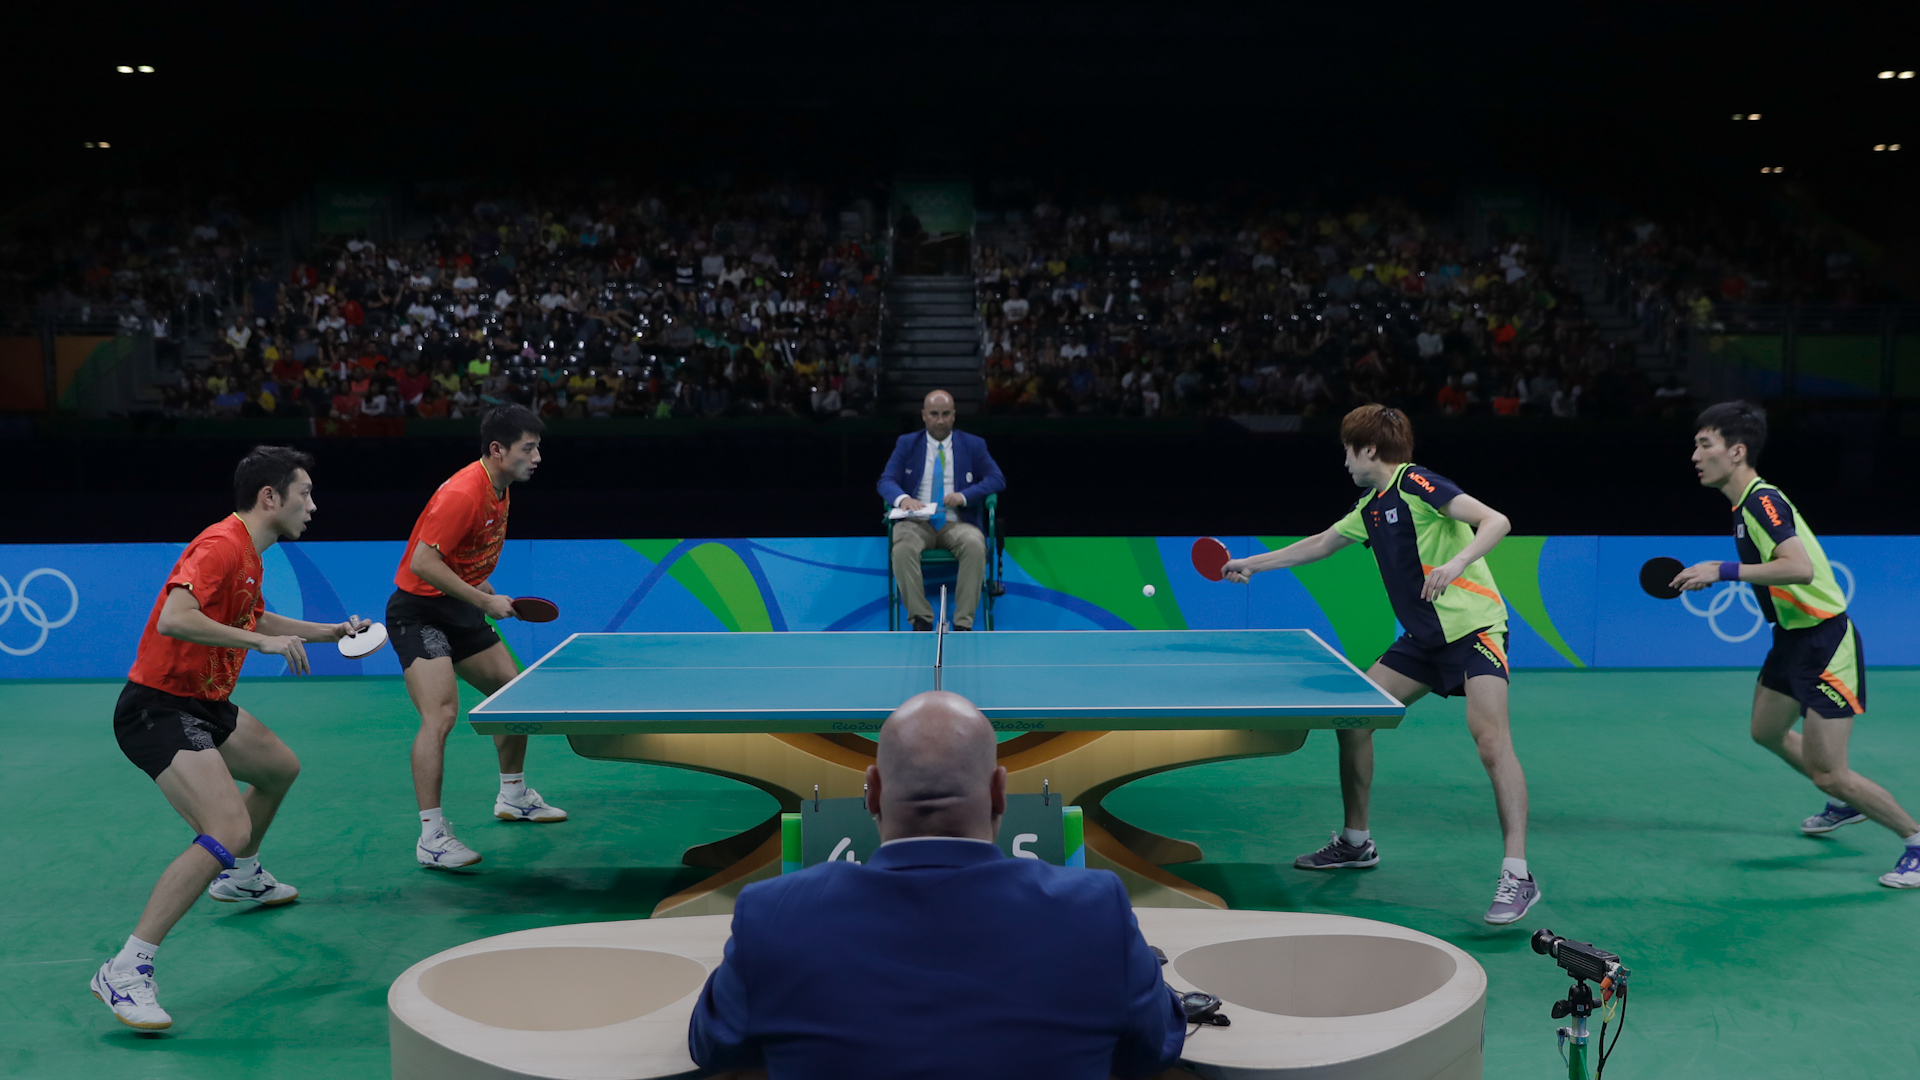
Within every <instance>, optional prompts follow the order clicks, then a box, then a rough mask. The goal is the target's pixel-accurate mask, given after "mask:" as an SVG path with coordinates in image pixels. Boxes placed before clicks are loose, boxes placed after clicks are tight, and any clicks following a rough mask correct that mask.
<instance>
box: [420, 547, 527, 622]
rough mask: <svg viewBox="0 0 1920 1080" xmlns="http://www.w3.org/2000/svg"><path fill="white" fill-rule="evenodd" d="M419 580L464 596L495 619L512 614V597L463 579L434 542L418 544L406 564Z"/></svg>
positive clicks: (452, 593) (459, 596) (504, 617)
mask: <svg viewBox="0 0 1920 1080" xmlns="http://www.w3.org/2000/svg"><path fill="white" fill-rule="evenodd" d="M407 565H408V566H410V567H411V568H412V569H413V572H414V573H416V574H418V575H420V580H422V581H424V582H426V583H427V584H429V585H431V586H433V587H434V588H436V589H439V590H440V591H441V592H443V593H446V594H447V595H448V596H452V597H456V598H458V599H461V600H465V601H466V602H467V603H469V604H472V605H473V606H474V607H477V608H479V609H480V610H481V611H484V612H486V613H487V614H489V615H491V616H493V617H494V618H496V619H511V618H513V598H512V597H507V596H501V595H499V594H498V593H493V592H482V591H480V590H479V589H476V588H474V587H473V586H471V585H469V584H467V583H466V582H464V581H462V580H460V575H459V574H456V573H454V572H453V567H451V566H448V565H447V561H446V560H445V559H443V558H441V557H440V549H439V548H436V547H434V546H433V545H431V544H424V543H422V544H415V545H414V546H413V559H412V560H411V561H410V562H409V563H408V564H407Z"/></svg>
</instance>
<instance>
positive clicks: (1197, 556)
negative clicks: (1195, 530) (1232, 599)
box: [1193, 536, 1233, 581]
mask: <svg viewBox="0 0 1920 1080" xmlns="http://www.w3.org/2000/svg"><path fill="white" fill-rule="evenodd" d="M1231 558H1233V556H1232V555H1229V554H1227V545H1225V544H1223V543H1221V542H1220V541H1218V540H1215V539H1214V538H1213V537H1211V536H1203V537H1201V538H1200V539H1198V540H1195V541H1194V542H1193V569H1194V572H1195V573H1198V574H1199V575H1200V576H1201V577H1203V578H1206V579H1207V580H1208V581H1219V580H1221V579H1222V578H1224V577H1225V576H1226V575H1225V574H1223V573H1221V568H1222V567H1224V566H1226V565H1227V560H1228V559H1231Z"/></svg>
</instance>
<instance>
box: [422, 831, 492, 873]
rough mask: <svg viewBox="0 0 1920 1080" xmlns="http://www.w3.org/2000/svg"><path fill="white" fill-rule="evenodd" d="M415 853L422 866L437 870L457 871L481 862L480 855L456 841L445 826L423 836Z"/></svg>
mask: <svg viewBox="0 0 1920 1080" xmlns="http://www.w3.org/2000/svg"><path fill="white" fill-rule="evenodd" d="M413 853H414V855H415V856H416V857H418V858H419V860H420V865H421V866H427V867H431V868H433V869H435V870H457V869H459V868H460V867H462V866H472V865H473V864H474V863H477V862H479V861H480V853H479V852H477V851H475V850H473V849H472V848H470V847H468V846H467V845H465V844H463V843H461V842H460V841H458V840H455V839H454V838H453V834H452V833H450V832H448V831H447V830H446V827H445V826H441V827H440V828H438V829H435V830H433V833H432V835H429V836H422V837H421V838H420V843H419V845H418V846H416V847H415V848H414V851H413Z"/></svg>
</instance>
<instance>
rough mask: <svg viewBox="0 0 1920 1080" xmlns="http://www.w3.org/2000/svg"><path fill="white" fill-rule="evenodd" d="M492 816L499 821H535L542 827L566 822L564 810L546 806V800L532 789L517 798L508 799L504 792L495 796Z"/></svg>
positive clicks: (526, 790) (527, 789)
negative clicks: (556, 822)
mask: <svg viewBox="0 0 1920 1080" xmlns="http://www.w3.org/2000/svg"><path fill="white" fill-rule="evenodd" d="M493 816H494V817H497V818H499V819H500V820H501V821H537V822H540V823H541V824H543V825H544V824H548V823H550V822H555V821H565V820H567V812H566V811H565V810H562V809H560V808H559V807H557V806H549V805H547V800H545V799H543V798H541V797H540V793H539V792H537V791H535V790H533V789H532V788H526V789H525V790H524V792H523V794H521V795H520V796H519V797H518V798H508V797H507V793H506V792H504V791H503V792H501V793H500V794H498V795H495V796H494V797H493Z"/></svg>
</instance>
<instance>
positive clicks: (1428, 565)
mask: <svg viewBox="0 0 1920 1080" xmlns="http://www.w3.org/2000/svg"><path fill="white" fill-rule="evenodd" d="M1460 494H1461V491H1460V488H1459V486H1458V485H1456V484H1455V483H1454V482H1453V481H1451V480H1448V479H1447V478H1446V477H1443V476H1441V475H1440V474H1439V473H1436V472H1433V471H1432V470H1430V469H1425V468H1422V467H1420V466H1418V465H1414V464H1411V463H1409V464H1406V465H1402V466H1400V468H1399V469H1398V470H1396V471H1395V472H1394V474H1393V482H1392V483H1391V484H1389V485H1387V488H1386V490H1384V491H1372V492H1368V493H1367V494H1366V495H1363V496H1361V498H1360V501H1359V503H1357V504H1355V506H1354V508H1353V512H1352V513H1349V514H1348V515H1347V516H1346V517H1343V518H1341V519H1340V520H1339V521H1337V522H1335V523H1334V526H1333V529H1334V531H1335V532H1337V533H1339V534H1340V535H1341V536H1344V537H1346V538H1347V539H1349V540H1357V541H1359V542H1361V543H1363V544H1365V545H1367V546H1368V547H1370V548H1372V549H1373V558H1374V561H1375V562H1377V563H1378V564H1379V566H1380V580H1381V582H1382V583H1383V584H1385V585H1386V587H1387V599H1388V600H1389V601H1391V602H1392V604H1393V614H1394V617H1396V618H1398V619H1399V620H1400V625H1401V626H1402V627H1403V628H1405V630H1406V632H1407V636H1409V637H1411V638H1412V639H1413V641H1414V643H1415V644H1417V645H1420V646H1422V647H1425V648H1429V649H1437V648H1439V647H1440V646H1442V645H1445V644H1447V643H1448V642H1452V641H1458V640H1460V639H1461V638H1463V637H1466V636H1467V635H1468V634H1471V633H1473V632H1474V631H1476V630H1488V631H1490V632H1493V633H1503V632H1505V631H1506V628H1507V605H1506V601H1504V600H1502V599H1500V590H1499V589H1498V588H1497V587H1496V586H1495V585H1494V583H1493V571H1491V570H1489V569H1487V563H1486V560H1484V559H1475V560H1474V561H1473V562H1471V563H1469V564H1468V565H1467V569H1466V572H1465V573H1463V574H1461V575H1460V577H1459V578H1458V579H1456V580H1455V581H1454V583H1453V584H1452V585H1450V586H1448V587H1447V591H1446V592H1444V593H1442V594H1441V595H1440V598H1439V599H1438V600H1433V601H1427V600H1422V599H1420V587H1421V586H1422V585H1423V584H1425V582H1426V580H1427V574H1429V573H1431V572H1432V570H1433V568H1434V567H1436V566H1439V565H1441V564H1442V563H1444V562H1446V561H1447V560H1449V559H1451V558H1453V557H1454V556H1455V555H1458V554H1460V553H1461V552H1462V551H1464V550H1466V547H1467V545H1468V544H1471V543H1472V542H1473V527H1472V526H1471V525H1468V524H1467V523H1466V522H1464V521H1456V520H1454V519H1453V518H1450V517H1448V516H1447V515H1446V514H1445V513H1444V512H1443V511H1444V510H1445V508H1446V505H1447V504H1448V503H1450V502H1452V501H1453V500H1454V499H1455V498H1456V497H1458V496H1459V495H1460Z"/></svg>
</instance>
